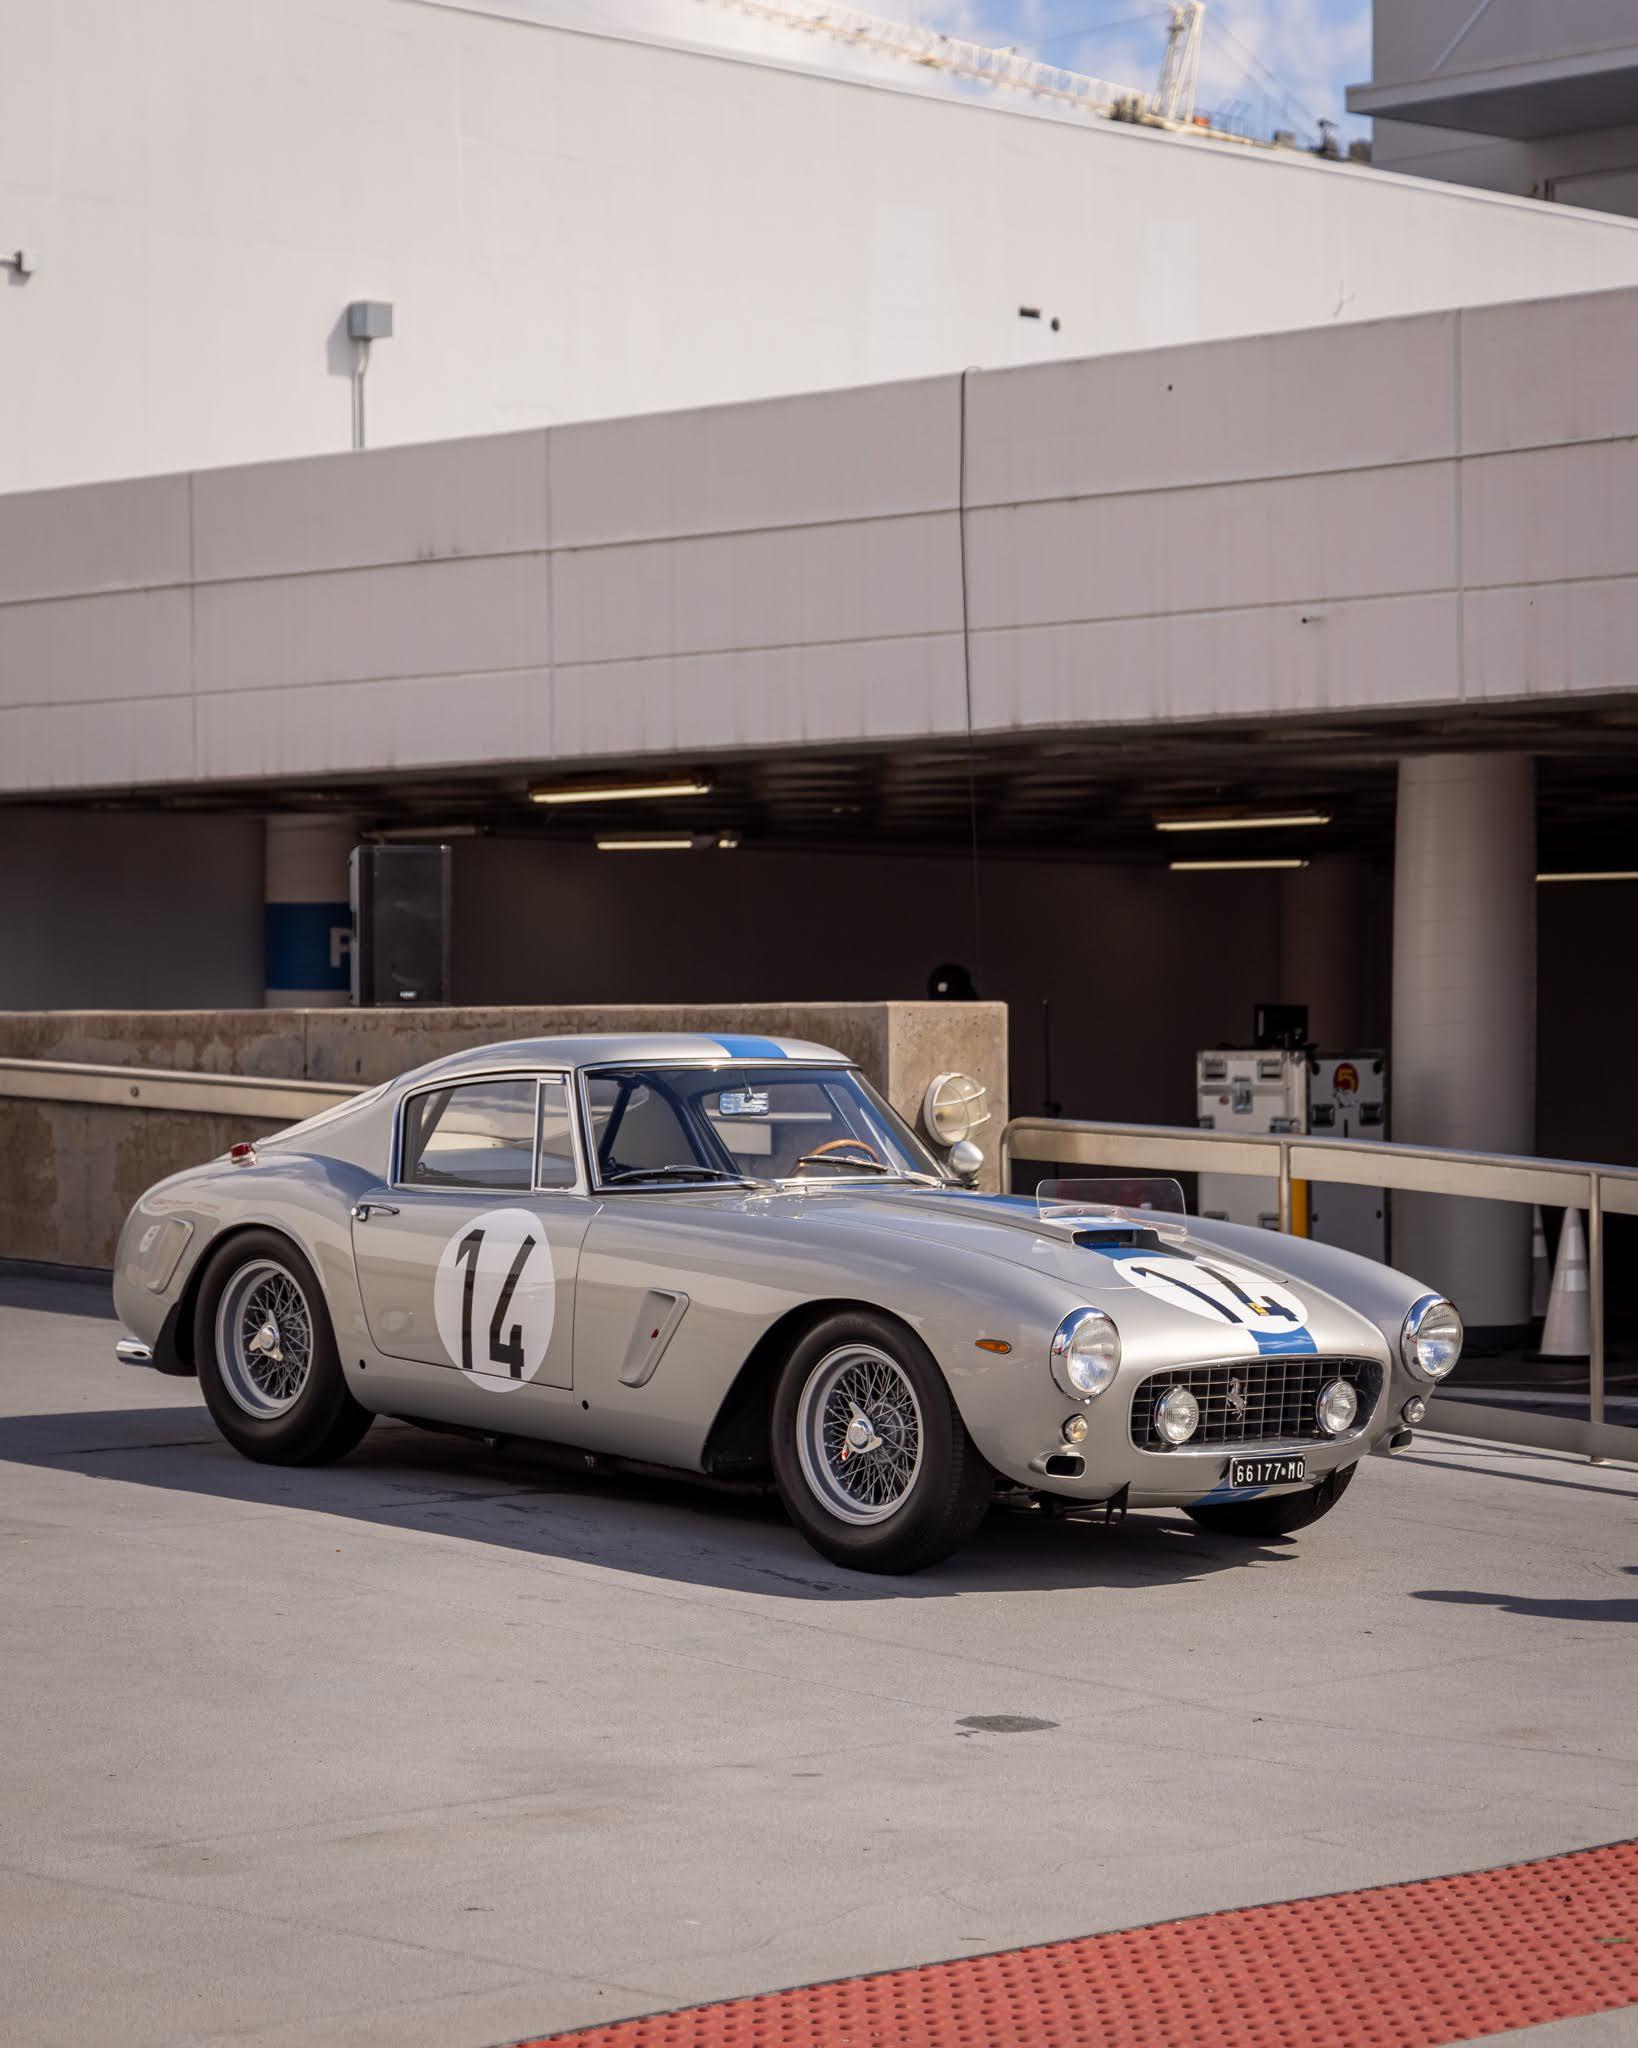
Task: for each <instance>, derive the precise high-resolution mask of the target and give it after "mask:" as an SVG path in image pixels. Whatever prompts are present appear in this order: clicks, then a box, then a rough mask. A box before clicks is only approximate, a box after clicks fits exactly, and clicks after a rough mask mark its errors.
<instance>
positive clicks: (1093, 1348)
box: [1052, 1308, 1120, 1401]
mask: <svg viewBox="0 0 1638 2048" xmlns="http://www.w3.org/2000/svg"><path fill="white" fill-rule="evenodd" d="M1119 1368H1120V1332H1119V1330H1117V1329H1116V1328H1115V1326H1114V1324H1113V1323H1112V1322H1111V1321H1110V1319H1109V1317H1108V1316H1106V1315H1105V1314H1104V1312H1103V1310H1102V1309H1101V1308H1078V1309H1075V1310H1074V1311H1073V1312H1072V1313H1071V1314H1069V1315H1067V1316H1065V1317H1064V1319H1063V1321H1062V1322H1061V1323H1060V1324H1059V1325H1058V1334H1057V1335H1056V1336H1055V1337H1054V1338H1053V1340H1052V1377H1053V1378H1054V1379H1055V1380H1056V1381H1057V1382H1058V1385H1059V1386H1060V1387H1061V1388H1062V1389H1063V1391H1064V1392H1065V1393H1066V1394H1067V1395H1068V1396H1069V1398H1070V1399H1071V1400H1072V1401H1091V1400H1093V1399H1095V1398H1096V1396H1097V1395H1099V1394H1101V1393H1102V1392H1103V1390H1104V1388H1105V1387H1107V1386H1108V1385H1109V1383H1110V1381H1111V1380H1112V1379H1113V1378H1114V1377H1115V1374H1116V1372H1117V1371H1118V1370H1119Z"/></svg>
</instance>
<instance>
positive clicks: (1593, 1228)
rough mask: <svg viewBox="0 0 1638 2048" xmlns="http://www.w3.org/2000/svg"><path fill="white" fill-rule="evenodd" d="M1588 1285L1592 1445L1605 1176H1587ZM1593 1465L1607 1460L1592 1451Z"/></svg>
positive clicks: (1600, 1375)
mask: <svg viewBox="0 0 1638 2048" xmlns="http://www.w3.org/2000/svg"><path fill="white" fill-rule="evenodd" d="M1587 1286H1588V1289H1589V1290H1590V1292H1591V1296H1592V1299H1591V1300H1590V1301H1589V1302H1588V1304H1587V1310H1588V1316H1587V1344H1588V1356H1587V1419H1588V1421H1589V1422H1590V1423H1591V1425H1592V1428H1593V1432H1594V1435H1593V1442H1594V1444H1595V1445H1596V1443H1597V1441H1598V1436H1597V1432H1598V1431H1600V1430H1601V1429H1602V1428H1603V1427H1604V1176H1603V1175H1602V1174H1601V1173H1593V1174H1591V1175H1589V1176H1588V1187H1587ZM1589 1462H1590V1463H1592V1464H1594V1465H1603V1464H1607V1463H1608V1462H1609V1461H1608V1460H1607V1459H1606V1458H1603V1457H1601V1456H1600V1455H1599V1453H1598V1451H1597V1450H1596V1449H1594V1450H1593V1451H1592V1452H1590V1453H1589Z"/></svg>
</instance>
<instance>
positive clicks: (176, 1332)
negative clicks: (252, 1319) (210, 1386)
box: [160, 1216, 329, 1378]
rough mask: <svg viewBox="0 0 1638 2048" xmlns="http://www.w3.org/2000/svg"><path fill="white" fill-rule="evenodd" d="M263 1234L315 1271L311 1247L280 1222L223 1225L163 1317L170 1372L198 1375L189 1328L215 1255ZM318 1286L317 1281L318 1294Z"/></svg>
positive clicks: (237, 1221) (244, 1219) (203, 1247)
mask: <svg viewBox="0 0 1638 2048" xmlns="http://www.w3.org/2000/svg"><path fill="white" fill-rule="evenodd" d="M264 1234H265V1235H271V1236H273V1237H282V1238H283V1239H284V1241H285V1243H286V1244H288V1245H290V1246H291V1247H292V1248H293V1249H294V1250H296V1251H298V1252H300V1254H301V1255H302V1257H303V1258H304V1259H305V1260H306V1261H307V1263H308V1265H309V1266H311V1267H312V1269H313V1271H314V1272H315V1273H317V1272H318V1270H319V1266H318V1261H317V1260H316V1259H315V1258H314V1257H313V1251H312V1247H311V1246H309V1245H305V1244H303V1243H302V1241H301V1239H300V1238H299V1237H297V1236H295V1235H294V1233H293V1232H291V1231H290V1230H287V1229H286V1228H285V1226H284V1225H283V1224H282V1223H275V1222H273V1221H271V1220H270V1219H268V1218H264V1217H259V1216H253V1217H244V1216H241V1217H237V1218H235V1220H234V1221H233V1222H231V1223H225V1224H223V1226H222V1227H221V1229H220V1230H218V1231H217V1233H216V1235H215V1236H214V1237H212V1238H209V1239H207V1240H206V1242H205V1243H204V1244H202V1245H201V1246H200V1247H199V1251H198V1254H197V1256H196V1257H195V1259H194V1261H193V1264H192V1266H191V1267H190V1268H189V1270H188V1277H187V1279H186V1280H185V1281H184V1282H183V1284H182V1291H181V1293H180V1294H179V1295H178V1296H177V1298H176V1305H175V1307H174V1308H173V1309H172V1310H171V1312H170V1314H169V1316H167V1318H166V1330H167V1331H168V1333H169V1344H168V1349H169V1351H170V1353H171V1355H172V1357H174V1359H175V1361H176V1362H175V1364H174V1365H173V1366H171V1367H170V1368H169V1369H170V1370H171V1371H173V1372H176V1373H179V1374H192V1375H193V1377H194V1378H197V1377H198V1375H199V1360H198V1357H197V1355H196V1353H195V1350H194V1342H193V1325H194V1319H195V1317H196V1315H197V1314H198V1310H199V1296H200V1293H201V1291H202V1289H203V1288H204V1284H205V1275H206V1273H207V1272H208V1271H209V1270H210V1268H211V1266H212V1264H213V1263H214V1261H215V1258H216V1255H217V1253H218V1252H219V1251H221V1250H222V1248H223V1247H224V1245H229V1244H231V1243H232V1242H233V1240H234V1239H235V1238H238V1237H252V1236H257V1235H264ZM322 1287H323V1282H322V1280H321V1282H320V1289H321V1291H322ZM325 1308H326V1310H328V1308H329V1303H328V1302H326V1303H325ZM160 1342H161V1344H162V1345H164V1344H165V1342H166V1339H165V1337H164V1336H163V1335H162V1336H161V1340H160Z"/></svg>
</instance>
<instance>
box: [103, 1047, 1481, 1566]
mask: <svg viewBox="0 0 1638 2048" xmlns="http://www.w3.org/2000/svg"><path fill="white" fill-rule="evenodd" d="M952 1156H953V1157H954V1158H955V1161H956V1165H957V1166H959V1167H961V1168H964V1169H966V1170H967V1171H968V1172H970V1171H971V1170H972V1169H973V1167H974V1165H975V1163H976V1155H974V1154H973V1153H972V1151H971V1148H967V1150H966V1151H965V1152H964V1151H963V1148H961V1147H959V1146H958V1147H957V1148H955V1152H954V1154H953V1155H952ZM1156 1185H1157V1184H1150V1183H1144V1184H1142V1185H1141V1186H1140V1187H1138V1188H1136V1189H1132V1188H1127V1189H1123V1190H1120V1191H1119V1192H1121V1193H1123V1194H1124V1195H1125V1196H1126V1198H1127V1199H1125V1200H1124V1201H1122V1200H1113V1199H1109V1195H1110V1189H1109V1187H1108V1186H1107V1185H1106V1184H1103V1183H1074V1182H1067V1183H1066V1182H1059V1183H1049V1184H1045V1185H1043V1187H1042V1188H1041V1190H1040V1191H1039V1192H1038V1193H1037V1194H1036V1195H1035V1196H1031V1197H1019V1196H1012V1195H986V1194H979V1193H976V1192H974V1191H973V1190H972V1189H971V1188H970V1187H969V1186H967V1185H966V1184H965V1183H964V1181H963V1179H962V1178H961V1176H960V1174H958V1173H957V1172H956V1171H954V1170H953V1169H952V1168H951V1167H950V1166H949V1165H946V1164H944V1163H942V1162H941V1160H940V1158H939V1157H938V1155H937V1152H936V1150H935V1149H933V1148H931V1147H930V1146H929V1145H928V1144H927V1143H925V1142H924V1141H923V1140H922V1139H921V1138H919V1137H918V1136H917V1135H916V1134H915V1132H914V1131H912V1130H911V1129H910V1128H909V1126H908V1125H907V1124H906V1123H905V1122H904V1120H903V1119H902V1118H901V1117H900V1116H898V1115H897V1114H896V1112H895V1111H894V1110H893V1109H891V1108H890V1107H889V1106H888V1104H887V1103H886V1102H884V1101H883V1099H882V1098H881V1096H880V1095H879V1094H878V1093H877V1092H876V1090H875V1089H874V1088H873V1087H872V1086H871V1085H870V1083H869V1081H868V1080H867V1079H866V1078H865V1077H864V1075H863V1074H861V1073H860V1072H859V1070H858V1069H857V1068H856V1067H854V1066H853V1065H851V1064H850V1063H849V1061H848V1060H847V1059H846V1058H845V1057H844V1056H843V1055H842V1054H840V1053H836V1052H831V1051H828V1050H826V1048H825V1047H823V1046H817V1045H803V1044H798V1043H793V1042H792V1041H790V1040H786V1039H766V1038H734V1037H725V1038H707V1037H695V1036H675V1037H672V1036H654V1035H650V1036H642V1037H599V1038H554V1039H536V1040H523V1041H519V1042H516V1043H512V1044H506V1045H492V1046H485V1047H483V1048H481V1049H479V1050H475V1051H471V1052H463V1053H458V1054H456V1055H455V1056H454V1057H452V1058H449V1059H443V1060H438V1061H435V1062H434V1063H433V1064H431V1065H430V1066H424V1067H421V1068H419V1069H417V1070H416V1071H415V1072H414V1073H410V1074H406V1075H403V1076H402V1077H400V1078H399V1079H398V1080H395V1081H391V1082H389V1083H387V1084H386V1085H385V1086H383V1087H379V1088H376V1089H374V1090H373V1091H371V1092H370V1093H368V1094H365V1095H360V1096H359V1097H357V1098H356V1099H354V1100H352V1101H349V1102H347V1103H345V1104H343V1105H342V1106H340V1107H339V1108H336V1109H332V1110H329V1111H327V1112H326V1113H325V1114H324V1115H322V1116H317V1117H314V1118H312V1119H311V1120H310V1121H308V1122H306V1123H302V1124H297V1125H296V1126H295V1127H294V1128H292V1129H290V1130H286V1131H281V1132H279V1133H278V1134H277V1135H275V1136H273V1137H270V1138H261V1139H258V1140H257V1141H256V1142H255V1143H254V1144H250V1143H245V1144H238V1145H235V1146H234V1147H233V1148H232V1150H231V1151H230V1152H229V1153H228V1154H227V1155H226V1156H225V1157H224V1158H221V1159H217V1160H214V1161H212V1162H211V1163H210V1164H208V1165H205V1166H200V1167H195V1168H193V1169H192V1170H190V1171H189V1172H186V1173H180V1174H176V1175H174V1176H173V1177H172V1178H171V1179H169V1180H165V1181H161V1182H160V1183H159V1184H158V1186H157V1187H154V1188H151V1189H150V1190H149V1191H148V1193H147V1194H145V1195H144V1196H143V1197H142V1199H141V1200H140V1201H139V1202H138V1203H137V1205H136V1207H135V1208H134V1209H133V1210H132V1212H131V1215H130V1217H129V1219H128V1220H127V1222H126V1225H125V1229H124V1232H123V1234H122V1236H121V1239H120V1244H119V1252H118V1258H117V1265H116V1271H115V1276H114V1295H115V1303H116V1306H117V1308H118V1311H119V1314H120V1317H121V1318H122V1320H123V1322H124V1324H125V1326H126V1330H127V1331H128V1332H129V1334H128V1335H127V1336H125V1337H123V1338H122V1339H121V1341H120V1343H119V1346H118V1351H119V1355H120V1356H121V1357H122V1358H123V1359H125V1360H126V1361H127V1362H129V1363H135V1364H148V1365H153V1366H156V1367H158V1368H159V1369H160V1370H161V1371H167V1372H180V1373H197V1375H198V1377H199V1381H200V1384H201V1386H202V1388H203V1390H204V1396H205V1400H206V1401H207V1403H208V1404H209V1407H210V1410H211V1413H212V1415H213V1416H214V1417H215V1419H216V1422H217V1424H218V1426H219V1427H220V1429H221V1431H222V1434H223V1435H224V1436H225V1437H226V1438H227V1439H228V1441H229V1442H230V1443H231V1444H233V1445H234V1446H235V1447H236V1448H237V1449H239V1450H240V1451H242V1452H244V1453H245V1455H246V1456H247V1457H251V1458H259V1459H265V1460H268V1461H271V1462H274V1463H283V1464H298V1463H321V1462H323V1461H325V1460H328V1459H332V1458H337V1457H340V1456H341V1455H342V1454H343V1453H345V1452H347V1451H349V1450H351V1449H352V1447H353V1446H354V1445H355V1444H356V1443H357V1442H358V1441H359V1439H360V1437H362V1436H363V1434H364V1432H365V1430H366V1429H368V1428H369V1426H370V1422H371V1420H372V1418H373V1417H374V1416H376V1415H391V1416H399V1417H405V1418H410V1419H413V1420H415V1421H418V1422H424V1423H431V1424H433V1425H435V1426H441V1427H444V1428H448V1429H452V1430H455V1431H457V1432H462V1431H464V1432H468V1433H471V1434H474V1435H479V1436H482V1437H485V1438H495V1437H501V1438H545V1439H549V1440H551V1441H553V1442H555V1443H557V1444H560V1445H565V1446H569V1447H572V1448H573V1449H575V1450H578V1451H580V1452H585V1453H592V1454H596V1455H598V1456H599V1457H605V1458H608V1459H611V1460H627V1461H631V1462H633V1463H636V1464H642V1465H650V1466H653V1465H659V1466H666V1467H671V1468H675V1469H681V1470H684V1471H688V1472H693V1473H696V1474H697V1473H705V1474H710V1475H714V1476H717V1477H720V1478H734V1479H741V1480H751V1481H756V1480H763V1481H766V1480H770V1479H771V1481H772V1483H773V1484H774V1485H775V1486H776V1487H777V1489H778V1491H779V1494H780V1496H781V1498H782V1500H783V1502H784V1505H785V1507H786V1509H787V1511H788V1512H789V1514H790V1517H791V1519H792V1520H793V1521H794V1522H795V1523H796V1525H797V1526H798V1528H799V1529H801V1530H802V1532H803V1533H804V1534H805V1535H806V1536H807V1537H808V1538H809V1540H810V1541H811V1542H812V1543H813V1544H814V1545H815V1546H816V1547H817V1548H818V1549H819V1550H820V1551H822V1552H823V1553H824V1554H825V1555H826V1556H827V1557H830V1558H833V1559H835V1560H837V1561H838V1562H840V1563H843V1564H847V1565H852V1566H856V1567H858V1568H859V1569H861V1570H866V1571H883V1572H909V1571H915V1570H917V1569H918V1568H919V1567H921V1566H924V1565H929V1564H932V1563H934V1562H936V1561H937V1560H938V1559H940V1558H943V1557H945V1556H947V1555H948V1554H949V1553H950V1552H951V1551H953V1550H954V1549H956V1547H957V1546H958V1545H959V1544H961V1543H962V1542H963V1541H964V1540H965V1539H966V1538H967V1537H968V1536H969V1535H971V1533H972V1532H973V1530H974V1529H975V1528H976V1527H977V1525H978V1522H979V1520H980V1518H981V1517H982V1516H983V1514H984V1512H985V1509H986V1507H987V1506H988V1505H989V1504H990V1502H991V1500H992V1498H994V1497H995V1496H996V1495H997V1494H998V1493H1003V1494H1007V1495H1010V1496H1011V1497H1012V1498H1013V1499H1016V1500H1028V1499H1029V1498H1031V1497H1033V1499H1034V1500H1036V1501H1037V1502H1038V1503H1040V1504H1041V1505H1043V1506H1045V1507H1047V1508H1049V1509H1054V1510H1057V1511H1061V1512H1073V1511H1076V1510H1080V1511H1102V1512H1103V1513H1105V1514H1107V1515H1110V1516H1115V1515H1118V1514H1120V1513H1123V1512H1124V1511H1125V1510H1126V1509H1128V1508H1171V1509H1181V1510H1182V1511H1183V1512H1184V1513H1185V1514H1188V1515H1191V1516H1193V1518H1194V1519H1195V1520H1196V1521H1197V1522H1200V1523H1202V1524H1204V1525H1205V1526H1206V1527H1208V1528H1210V1529H1214V1530H1221V1531H1226V1532H1229V1533H1232V1534H1237V1535H1245V1536H1254V1537H1266V1536H1272V1535H1284V1534H1288V1533H1290V1532H1291V1531H1293V1530H1296V1529H1300V1528H1302V1527H1304V1526H1305V1525H1306V1524H1307V1523H1309V1522H1313V1521H1316V1520H1318V1518H1319V1517H1320V1516H1321V1515H1324V1514H1326V1513H1328V1512H1329V1511H1330V1509H1331V1508H1332V1507H1333V1506H1335V1504H1336V1502H1337V1501H1338V1500H1339V1499H1340V1498H1341V1496H1342V1493H1343V1492H1344V1490H1345V1489H1346V1487H1347V1485H1348V1483H1349V1481H1350V1480H1351V1479H1352V1478H1353V1475H1354V1472H1355V1470H1356V1469H1357V1467H1358V1465H1359V1462H1360V1460H1361V1459H1362V1458H1363V1457H1364V1456H1365V1454H1366V1452H1367V1451H1369V1450H1371V1449H1373V1448H1374V1447H1375V1446H1377V1445H1378V1444H1379V1443H1382V1442H1384V1440H1387V1441H1388V1442H1389V1444H1390V1445H1393V1446H1397V1445H1400V1444H1403V1443H1404V1442H1405V1441H1407V1440H1408V1436H1407V1432H1408V1430H1409V1429H1410V1428H1411V1427H1412V1426H1414V1424H1415V1423H1417V1422H1418V1421H1420V1420H1421V1417H1422V1414H1423V1412H1424V1410H1425V1406H1426V1402H1427V1400H1428V1397H1429V1396H1430V1394H1431V1393H1432V1392H1433V1390H1434V1388H1435V1387H1436V1386H1437V1384H1438V1382H1439V1381H1440V1380H1442V1379H1443V1378H1444V1376H1445V1375H1446V1374H1447V1373H1448V1372H1449V1371H1450V1370H1451V1368H1452V1366H1454V1365H1455V1363H1456V1360H1457V1357H1458V1355H1459V1353H1460V1350H1461V1342H1462V1327H1461V1322H1460V1320H1459V1318H1458V1317H1457V1314H1456V1311H1455V1310H1454V1309H1453V1308H1452V1307H1451V1305H1450V1304H1449V1302H1447V1301H1444V1300H1442V1299H1440V1298H1439V1297H1438V1296H1437V1295H1434V1294H1430V1293H1429V1292H1428V1290H1427V1289H1426V1288H1424V1287H1421V1286H1418V1285H1417V1283H1416V1282H1415V1281H1413V1280H1407V1279H1406V1278H1405V1277H1404V1276H1403V1275H1402V1274H1399V1273H1395V1272H1391V1271H1390V1270H1389V1269H1388V1268H1386V1267H1384V1266H1379V1265H1375V1264H1373V1263H1372V1262H1370V1261H1369V1260H1366V1259H1362V1258H1357V1257H1354V1256H1353V1255H1351V1254H1349V1253H1346V1252H1340V1251H1336V1250H1333V1249H1330V1248H1328V1247H1326V1246H1323V1245H1319V1244H1315V1243H1311V1242H1309V1241H1307V1240H1305V1239H1301V1238H1293V1237H1271V1236H1270V1235H1269V1234H1268V1233H1267V1232H1265V1231H1259V1230H1250V1229H1243V1228H1239V1227H1236V1226H1233V1225H1229V1224H1221V1223H1205V1222H1201V1221H1198V1220H1189V1219H1186V1218H1185V1217H1183V1216H1182V1215H1181V1214H1180V1213H1178V1212H1179V1211H1180V1210H1181V1207H1182V1204H1181V1200H1180V1199H1179V1198H1176V1196H1175V1184H1174V1183H1159V1184H1158V1187H1159V1189H1160V1190H1162V1191H1164V1190H1166V1189H1171V1190H1172V1195H1171V1197H1168V1196H1166V1195H1165V1194H1164V1192H1161V1193H1157V1192H1156Z"/></svg>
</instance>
